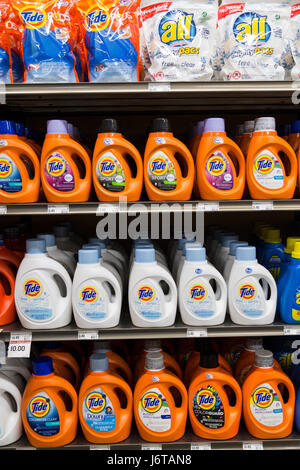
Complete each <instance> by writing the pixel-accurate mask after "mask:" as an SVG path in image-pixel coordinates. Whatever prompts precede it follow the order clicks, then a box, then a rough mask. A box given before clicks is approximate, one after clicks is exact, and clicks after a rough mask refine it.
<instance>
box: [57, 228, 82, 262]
mask: <svg viewBox="0 0 300 470" xmlns="http://www.w3.org/2000/svg"><path fill="white" fill-rule="evenodd" d="M53 231H54V235H55V241H56V246H57V248H58V249H59V250H63V251H65V252H66V253H67V254H69V255H72V256H73V255H74V254H77V252H78V250H79V249H80V244H78V242H77V241H75V240H74V239H72V238H71V236H70V230H69V228H68V227H67V226H66V225H65V224H57V225H55V227H54V230H53Z"/></svg>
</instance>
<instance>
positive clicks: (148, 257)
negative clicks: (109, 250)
mask: <svg viewBox="0 0 300 470" xmlns="http://www.w3.org/2000/svg"><path fill="white" fill-rule="evenodd" d="M135 262H136V263H154V262H155V250H154V248H152V247H151V246H137V247H136V248H135Z"/></svg>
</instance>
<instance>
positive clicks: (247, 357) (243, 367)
mask: <svg viewBox="0 0 300 470" xmlns="http://www.w3.org/2000/svg"><path fill="white" fill-rule="evenodd" d="M263 348H264V346H263V340H262V338H247V339H246V344H245V349H244V350H243V351H242V352H241V355H240V357H239V358H238V360H237V362H236V365H235V370H234V376H235V378H236V380H237V381H238V383H239V384H240V385H241V386H242V385H243V383H244V380H245V377H246V376H247V373H248V372H249V370H250V369H251V367H252V366H253V363H254V358H255V352H256V351H258V350H259V349H263Z"/></svg>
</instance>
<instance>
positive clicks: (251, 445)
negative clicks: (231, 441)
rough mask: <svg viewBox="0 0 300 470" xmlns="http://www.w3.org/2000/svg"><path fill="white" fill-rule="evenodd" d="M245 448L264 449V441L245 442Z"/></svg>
mask: <svg viewBox="0 0 300 470" xmlns="http://www.w3.org/2000/svg"><path fill="white" fill-rule="evenodd" d="M243 450H264V446H263V443H262V442H243Z"/></svg>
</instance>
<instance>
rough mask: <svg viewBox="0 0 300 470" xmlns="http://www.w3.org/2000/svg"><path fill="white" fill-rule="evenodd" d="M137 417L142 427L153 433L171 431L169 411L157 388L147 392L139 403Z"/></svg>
mask: <svg viewBox="0 0 300 470" xmlns="http://www.w3.org/2000/svg"><path fill="white" fill-rule="evenodd" d="M139 417H140V420H141V421H142V423H143V424H144V426H146V428H148V429H150V431H154V432H165V431H169V430H170V429H171V411H170V408H169V405H168V402H167V400H166V398H165V397H164V395H163V394H162V393H161V391H160V390H159V389H158V388H152V389H150V390H148V391H147V392H146V393H145V394H144V395H143V396H142V397H141V399H140V401H139Z"/></svg>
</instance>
